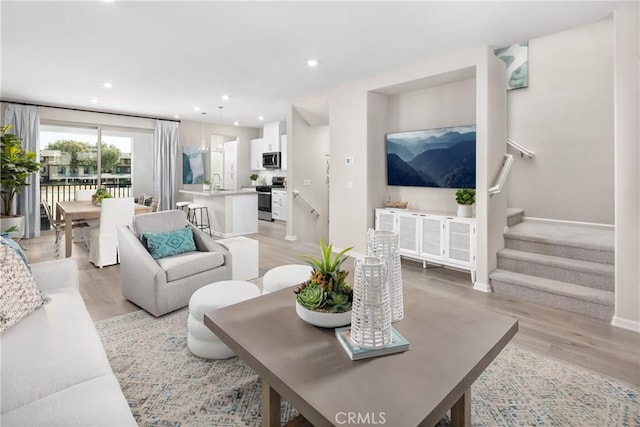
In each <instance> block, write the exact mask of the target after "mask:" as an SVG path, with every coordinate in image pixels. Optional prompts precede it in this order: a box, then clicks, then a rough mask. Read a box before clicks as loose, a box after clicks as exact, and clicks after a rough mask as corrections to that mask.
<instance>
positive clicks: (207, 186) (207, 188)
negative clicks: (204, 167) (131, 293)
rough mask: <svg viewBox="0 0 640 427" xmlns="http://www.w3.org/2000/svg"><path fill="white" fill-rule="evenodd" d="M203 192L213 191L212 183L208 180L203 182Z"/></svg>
mask: <svg viewBox="0 0 640 427" xmlns="http://www.w3.org/2000/svg"><path fill="white" fill-rule="evenodd" d="M202 191H204V192H205V193H206V192H207V191H211V181H209V180H208V179H205V180H204V181H202Z"/></svg>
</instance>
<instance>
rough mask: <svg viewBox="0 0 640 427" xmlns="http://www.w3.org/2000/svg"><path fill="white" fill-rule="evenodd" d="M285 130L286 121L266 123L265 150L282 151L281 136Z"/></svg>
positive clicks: (263, 137) (268, 151) (264, 131)
mask: <svg viewBox="0 0 640 427" xmlns="http://www.w3.org/2000/svg"><path fill="white" fill-rule="evenodd" d="M285 132H286V131H285V128H284V122H272V123H265V124H264V128H263V131H262V139H263V140H264V142H263V144H264V145H263V148H264V152H265V153H273V152H276V151H280V136H281V135H283V134H284V133H285Z"/></svg>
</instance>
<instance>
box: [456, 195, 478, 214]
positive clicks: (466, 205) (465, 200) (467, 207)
mask: <svg viewBox="0 0 640 427" xmlns="http://www.w3.org/2000/svg"><path fill="white" fill-rule="evenodd" d="M456 202H457V203H458V213H457V215H458V216H460V217H464V218H470V217H471V216H473V208H472V206H473V204H474V203H475V202H476V190H475V188H461V189H459V190H458V191H456Z"/></svg>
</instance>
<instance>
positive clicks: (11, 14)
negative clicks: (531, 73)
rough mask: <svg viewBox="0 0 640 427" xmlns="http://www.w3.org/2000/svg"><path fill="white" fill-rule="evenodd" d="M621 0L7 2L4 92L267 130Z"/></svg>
mask: <svg viewBox="0 0 640 427" xmlns="http://www.w3.org/2000/svg"><path fill="white" fill-rule="evenodd" d="M618 4H619V3H616V2H608V1H604V2H578V1H569V2H545V3H539V2H523V1H516V2H481V1H474V2H457V1H456V2H398V1H395V2H391V1H389V2H382V1H381V2H361V1H358V2H324V1H322V2H311V1H305V2H302V1H301V2H270V1H259V2H211V1H209V2H206V1H198V2H185V1H180V2H178V1H175V2H169V1H137V2H133V1H111V2H107V1H97V0H96V1H70V2H55V1H45V2H32V1H13V2H12V1H6V0H3V1H2V3H1V6H0V7H1V23H2V45H1V47H2V58H1V59H2V63H1V71H2V75H1V91H0V96H1V98H2V100H12V101H23V102H29V103H35V104H44V105H55V106H67V107H74V108H82V109H89V110H96V111H109V112H123V113H129V114H138V115H143V116H153V117H164V118H173V117H174V115H179V117H180V119H183V120H184V119H186V120H196V121H200V120H202V116H201V113H198V112H196V111H194V106H199V107H200V108H201V110H202V111H205V112H207V115H206V117H205V120H206V121H207V122H212V123H220V124H228V125H230V124H233V123H234V122H236V121H237V122H238V123H239V125H240V126H249V127H261V126H262V122H261V121H259V120H258V116H263V117H264V120H265V121H266V122H269V121H276V120H286V113H287V105H288V102H289V101H291V100H293V99H296V98H299V97H301V96H304V95H308V94H312V93H316V92H319V91H322V90H326V89H329V88H332V87H336V86H340V85H345V84H348V83H350V82H353V81H357V80H361V79H363V78H366V77H368V76H373V75H376V74H379V73H382V72H385V71H389V70H393V69H395V68H399V67H402V66H405V65H410V64H414V63H417V62H420V61H422V60H426V59H429V58H435V57H438V56H442V55H444V54H446V53H447V52H451V51H459V50H463V49H468V48H473V47H479V46H483V45H489V46H500V45H507V44H511V43H515V42H519V41H525V40H530V39H532V38H536V37H540V36H542V35H547V34H552V33H556V32H559V31H562V30H565V29H569V28H572V27H576V26H579V25H582V24H586V23H590V22H595V21H597V20H600V19H603V18H606V17H607V16H609V15H610V13H611V11H612V10H614V9H615V8H616V7H617V5H618ZM310 58H315V59H317V60H318V61H319V65H318V66H317V67H316V68H310V67H308V66H307V65H306V61H307V60H308V59H310ZM105 81H109V82H111V83H112V84H113V87H112V88H111V89H106V88H104V87H103V85H102V84H103V82H105ZM223 94H228V95H229V96H230V99H229V100H227V101H224V100H222V99H221V96H222V95H223ZM91 98H95V99H97V101H98V102H97V103H92V102H91V101H90V99H91ZM219 106H223V107H224V108H223V109H222V110H220V109H219V108H218V107H219Z"/></svg>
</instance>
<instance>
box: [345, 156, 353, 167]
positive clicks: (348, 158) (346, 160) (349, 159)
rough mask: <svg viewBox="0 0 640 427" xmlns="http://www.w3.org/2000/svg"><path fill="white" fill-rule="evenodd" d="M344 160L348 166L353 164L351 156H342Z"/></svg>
mask: <svg viewBox="0 0 640 427" xmlns="http://www.w3.org/2000/svg"><path fill="white" fill-rule="evenodd" d="M344 162H345V164H347V165H349V166H351V165H353V157H351V156H348V157H345V158H344Z"/></svg>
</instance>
